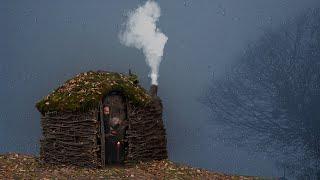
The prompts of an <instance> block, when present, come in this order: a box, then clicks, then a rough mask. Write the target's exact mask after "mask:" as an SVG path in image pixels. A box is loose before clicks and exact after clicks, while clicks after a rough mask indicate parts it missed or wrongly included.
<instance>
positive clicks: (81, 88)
mask: <svg viewBox="0 0 320 180" xmlns="http://www.w3.org/2000/svg"><path fill="white" fill-rule="evenodd" d="M112 91H121V92H122V93H123V94H124V96H125V97H126V98H128V99H129V100H130V101H132V102H133V103H134V104H136V105H137V104H138V105H145V104H147V103H148V102H149V101H150V100H151V97H150V95H149V94H148V93H147V92H146V90H145V89H143V88H142V87H141V86H139V85H138V84H137V76H135V75H124V74H120V73H115V72H100V71H98V72H93V71H89V72H85V73H80V74H78V75H77V76H76V77H74V78H72V79H70V80H68V81H66V82H65V83H64V84H63V85H62V86H60V87H59V88H57V89H56V90H54V91H53V92H52V93H51V94H49V95H48V96H46V97H45V98H43V99H42V100H40V101H39V102H38V103H37V104H36V107H37V109H38V110H39V111H40V112H42V113H45V112H52V111H62V112H66V111H73V112H74V111H79V110H88V109H90V108H91V107H95V106H96V105H98V104H99V102H100V101H101V99H102V98H103V97H104V96H105V95H107V94H108V93H110V92H112Z"/></svg>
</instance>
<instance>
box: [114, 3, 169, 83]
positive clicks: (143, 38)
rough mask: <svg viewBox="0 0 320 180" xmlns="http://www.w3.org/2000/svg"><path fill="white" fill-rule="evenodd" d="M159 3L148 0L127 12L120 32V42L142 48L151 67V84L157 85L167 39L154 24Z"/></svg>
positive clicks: (158, 13) (158, 10)
mask: <svg viewBox="0 0 320 180" xmlns="http://www.w3.org/2000/svg"><path fill="white" fill-rule="evenodd" d="M160 11H161V10H160V7H159V5H158V4H157V3H156V2H154V1H153V0H148V1H147V2H146V3H145V5H143V6H140V7H138V8H137V9H136V10H134V11H133V12H131V13H129V18H128V21H127V22H126V24H125V27H126V28H125V30H124V31H123V32H121V33H120V35H119V38H120V42H121V43H122V44H124V45H126V46H128V47H135V48H137V49H142V51H143V53H144V55H145V56H146V62H147V64H148V65H149V66H150V68H151V73H150V77H151V80H152V84H154V85H158V76H159V75H158V73H159V65H160V62H161V59H162V56H163V49H164V46H165V44H166V42H167V40H168V37H167V36H166V35H164V34H163V33H162V32H161V31H160V30H159V29H158V28H157V26H156V22H157V21H158V20H159V17H160V15H161V12H160Z"/></svg>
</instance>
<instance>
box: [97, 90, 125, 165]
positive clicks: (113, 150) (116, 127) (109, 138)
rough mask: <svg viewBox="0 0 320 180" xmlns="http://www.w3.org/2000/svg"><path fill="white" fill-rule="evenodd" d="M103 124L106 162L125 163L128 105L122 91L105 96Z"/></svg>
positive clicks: (109, 163) (110, 163) (108, 163)
mask: <svg viewBox="0 0 320 180" xmlns="http://www.w3.org/2000/svg"><path fill="white" fill-rule="evenodd" d="M102 120H103V125H104V134H105V164H106V165H123V164H124V161H125V157H126V149H127V146H128V144H127V142H126V130H127V126H128V120H127V106H126V101H125V98H124V97H123V95H122V94H121V93H120V92H112V93H110V94H109V95H107V96H106V97H105V98H104V102H103V118H102Z"/></svg>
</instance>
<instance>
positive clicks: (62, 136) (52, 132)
mask: <svg viewBox="0 0 320 180" xmlns="http://www.w3.org/2000/svg"><path fill="white" fill-rule="evenodd" d="M97 117H98V111H96V110H91V111H88V112H86V113H46V114H45V115H44V116H42V118H41V125H42V128H43V138H42V139H41V141H40V144H41V148H40V158H41V159H42V160H43V161H44V162H46V163H51V164H73V165H78V166H85V167H97V166H100V165H101V164H100V162H101V160H100V155H99V149H100V145H99V143H100V140H99V139H98V138H99V137H100V125H99V122H98V120H97Z"/></svg>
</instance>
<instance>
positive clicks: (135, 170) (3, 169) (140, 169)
mask: <svg viewBox="0 0 320 180" xmlns="http://www.w3.org/2000/svg"><path fill="white" fill-rule="evenodd" d="M0 179H42V180H49V179H50V180H51V179H139V180H143V179H201V180H202V179H213V180H220V179H221V180H224V179H230V180H255V179H261V178H257V177H248V176H236V175H234V176H232V175H226V174H222V173H214V172H210V171H207V170H204V169H196V168H192V167H188V166H184V165H178V164H175V163H173V162H171V161H169V160H163V161H152V162H145V163H139V164H137V165H134V166H113V167H108V168H105V169H89V168H80V167H75V166H64V165H60V166H53V165H44V164H41V163H40V161H39V159H38V158H37V157H34V156H29V155H22V154H15V153H10V154H4V155H0Z"/></svg>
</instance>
